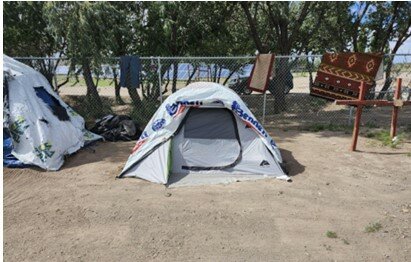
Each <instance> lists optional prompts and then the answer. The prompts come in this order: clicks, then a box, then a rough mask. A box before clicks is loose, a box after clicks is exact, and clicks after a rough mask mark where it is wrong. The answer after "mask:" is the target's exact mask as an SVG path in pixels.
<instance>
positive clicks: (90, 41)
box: [46, 2, 115, 112]
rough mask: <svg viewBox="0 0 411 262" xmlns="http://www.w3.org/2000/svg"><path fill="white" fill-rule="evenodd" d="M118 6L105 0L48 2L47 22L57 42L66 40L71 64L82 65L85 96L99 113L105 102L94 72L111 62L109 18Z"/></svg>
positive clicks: (96, 73) (73, 65)
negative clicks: (100, 93) (98, 89)
mask: <svg viewBox="0 0 411 262" xmlns="http://www.w3.org/2000/svg"><path fill="white" fill-rule="evenodd" d="M114 11H115V9H114V8H113V7H112V6H111V5H108V4H106V3H104V2H49V3H47V4H46V15H47V18H48V24H49V27H50V28H51V30H52V32H53V33H54V37H55V40H56V42H60V41H63V42H67V47H66V49H65V53H66V55H67V57H68V58H69V59H70V61H71V65H72V67H75V66H76V65H80V66H81V71H82V74H83V77H84V80H85V82H86V86H87V93H86V98H87V100H88V102H89V103H90V105H92V106H93V108H94V110H95V111H96V112H97V111H99V110H101V108H102V101H101V99H100V96H99V94H98V92H97V84H96V82H95V80H94V79H93V73H94V74H95V75H98V74H99V73H100V72H101V65H102V64H104V63H108V62H109V58H110V57H111V56H112V51H111V49H110V46H111V41H112V38H113V37H112V35H111V34H110V32H112V31H111V30H110V29H111V28H112V27H113V26H115V25H113V24H111V20H112V19H110V18H112V16H113V15H114V14H115V12H114Z"/></svg>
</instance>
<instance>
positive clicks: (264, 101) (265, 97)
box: [263, 91, 267, 125]
mask: <svg viewBox="0 0 411 262" xmlns="http://www.w3.org/2000/svg"><path fill="white" fill-rule="evenodd" d="M266 103H267V92H265V91H264V100H263V125H264V124H265V106H266Z"/></svg>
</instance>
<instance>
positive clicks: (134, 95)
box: [127, 87, 142, 110]
mask: <svg viewBox="0 0 411 262" xmlns="http://www.w3.org/2000/svg"><path fill="white" fill-rule="evenodd" d="M127 89H128V94H129V95H130V97H131V101H133V105H134V106H135V107H136V108H137V109H139V110H140V109H142V103H141V98H140V95H139V94H138V92H137V88H132V87H129V88H127Z"/></svg>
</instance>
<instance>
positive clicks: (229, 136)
mask: <svg viewBox="0 0 411 262" xmlns="http://www.w3.org/2000/svg"><path fill="white" fill-rule="evenodd" d="M174 141H175V143H174V146H173V147H174V150H173V151H174V153H173V155H174V157H173V158H174V161H173V162H174V165H177V166H176V168H177V169H180V170H186V171H187V170H193V171H199V170H222V169H225V168H230V167H233V166H235V165H236V164H237V163H238V162H239V161H240V160H241V156H242V149H241V143H240V139H239V135H238V129H237V123H236V121H235V118H234V115H233V114H232V112H231V111H229V110H228V109H222V108H191V109H190V111H189V112H188V115H187V118H186V120H185V122H183V127H182V128H181V130H180V132H179V133H178V135H177V136H176V139H175V140H174ZM174 170H176V169H174Z"/></svg>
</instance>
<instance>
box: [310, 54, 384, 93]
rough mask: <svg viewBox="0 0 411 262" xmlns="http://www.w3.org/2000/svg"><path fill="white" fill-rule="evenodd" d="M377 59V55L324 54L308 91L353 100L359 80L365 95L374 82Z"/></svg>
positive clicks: (380, 56)
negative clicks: (363, 83)
mask: <svg viewBox="0 0 411 262" xmlns="http://www.w3.org/2000/svg"><path fill="white" fill-rule="evenodd" d="M381 61H382V55H380V54H364V53H325V54H324V55H323V58H322V61H321V64H320V66H319V68H318V71H317V76H316V78H315V81H314V83H313V85H312V86H311V88H310V94H311V95H314V96H319V97H323V98H326V99H330V100H335V99H340V100H341V99H357V98H358V95H359V90H360V89H359V87H360V84H361V81H364V82H365V86H366V94H367V93H368V92H369V90H370V89H371V88H372V87H373V85H374V84H375V77H376V75H377V72H378V69H379V67H380V65H381Z"/></svg>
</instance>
